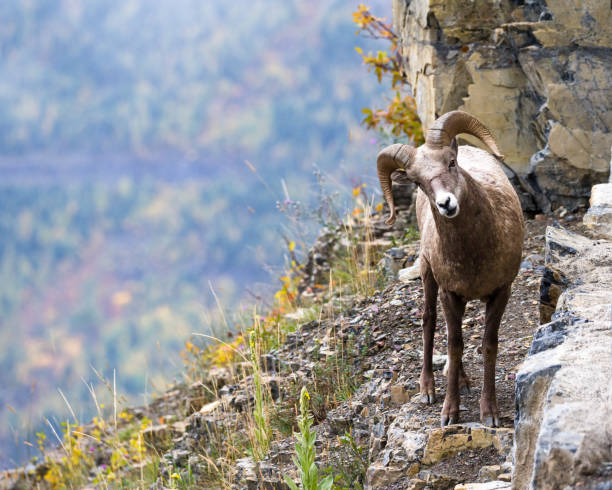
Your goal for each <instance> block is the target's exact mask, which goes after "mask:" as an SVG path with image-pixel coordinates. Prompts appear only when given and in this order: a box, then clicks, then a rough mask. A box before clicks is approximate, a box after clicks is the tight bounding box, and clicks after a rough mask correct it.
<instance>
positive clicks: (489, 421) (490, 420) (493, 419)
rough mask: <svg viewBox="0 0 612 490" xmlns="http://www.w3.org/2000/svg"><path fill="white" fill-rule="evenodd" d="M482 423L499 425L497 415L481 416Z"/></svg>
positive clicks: (488, 425) (489, 425) (491, 425)
mask: <svg viewBox="0 0 612 490" xmlns="http://www.w3.org/2000/svg"><path fill="white" fill-rule="evenodd" d="M481 422H482V425H486V426H487V427H499V426H500V425H499V417H493V416H491V415H487V416H486V417H482V419H481Z"/></svg>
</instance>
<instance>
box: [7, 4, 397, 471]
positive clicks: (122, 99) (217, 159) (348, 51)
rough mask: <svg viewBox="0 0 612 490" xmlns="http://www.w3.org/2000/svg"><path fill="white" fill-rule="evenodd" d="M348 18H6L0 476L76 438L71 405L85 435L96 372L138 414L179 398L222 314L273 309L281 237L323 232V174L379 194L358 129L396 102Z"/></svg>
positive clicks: (10, 11)
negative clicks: (259, 306)
mask: <svg viewBox="0 0 612 490" xmlns="http://www.w3.org/2000/svg"><path fill="white" fill-rule="evenodd" d="M378 3H379V6H380V7H381V8H382V10H383V12H384V10H385V9H387V10H389V6H388V5H386V2H378ZM352 7H353V6H351V5H348V4H346V3H345V2H340V1H317V2H309V3H308V5H306V4H299V3H298V2H281V1H275V2H266V3H265V5H264V4H261V3H260V4H252V3H248V2H244V1H241V2H233V3H232V4H231V5H230V4H225V3H219V2H200V1H195V0H194V1H187V2H181V4H180V6H179V7H177V6H176V4H175V2H170V1H160V2H156V4H155V8H150V3H149V2H146V1H144V0H128V1H126V2H121V5H111V4H108V3H107V2H101V1H93V2H91V1H79V0H77V1H71V2H64V3H62V5H61V7H58V6H57V3H56V2H53V1H49V0H40V1H37V2H28V1H25V0H19V1H15V2H4V3H2V5H0V16H1V17H2V19H3V27H2V29H0V52H1V56H0V73H2V77H0V78H1V80H0V107H1V108H2V111H0V129H1V130H0V172H1V173H2V179H1V182H0V338H1V339H2V341H3V345H4V346H5V347H4V349H3V352H2V354H0V366H1V367H2V370H1V374H0V384H1V385H2V389H1V391H0V402H1V404H0V405H1V406H0V421H1V422H2V424H1V426H2V429H0V465H3V466H11V465H14V464H17V463H20V462H21V461H22V460H23V458H28V457H29V456H31V455H33V454H35V453H36V450H35V449H33V448H31V447H30V446H28V445H27V444H25V443H24V441H25V442H27V443H32V442H33V441H34V439H35V433H36V432H37V431H38V430H41V429H43V430H46V431H47V433H48V434H49V435H50V434H51V432H50V429H49V428H48V426H47V424H46V423H44V418H45V417H46V418H48V419H49V420H50V421H53V423H59V421H61V420H64V419H65V416H66V414H67V413H68V407H67V406H66V402H65V401H64V399H63V397H62V396H61V395H60V394H59V393H58V389H60V390H61V391H62V393H63V394H64V395H65V397H66V399H67V400H68V401H69V403H70V404H71V406H72V408H73V409H74V410H75V412H77V413H78V414H79V416H80V417H83V418H90V417H91V416H92V415H93V414H94V413H95V404H94V403H93V401H92V398H91V394H90V392H89V390H88V388H87V386H86V384H85V383H84V382H83V380H85V381H86V382H88V383H90V382H91V383H93V384H94V385H96V386H97V387H98V388H99V389H100V391H101V392H100V393H99V396H101V397H104V396H105V395H104V394H103V393H102V392H103V391H104V389H103V387H104V383H103V382H101V381H100V380H99V379H98V374H96V371H97V373H99V375H100V376H101V377H102V378H104V379H106V380H109V379H112V378H113V376H115V377H116V383H117V391H118V393H120V394H121V395H122V396H125V397H126V398H127V399H128V400H130V402H131V403H140V402H142V400H143V399H146V398H147V397H148V396H150V394H151V393H154V392H157V393H160V392H162V391H164V390H165V388H166V386H167V384H168V383H170V382H172V381H173V379H175V378H177V377H178V378H179V379H180V378H181V377H182V376H183V374H182V371H183V369H182V360H181V358H180V357H179V351H180V350H181V348H183V347H184V345H185V342H186V341H187V340H189V338H190V336H191V334H192V333H193V332H208V333H210V329H211V327H213V326H215V327H216V326H219V325H223V326H222V327H220V328H217V330H219V331H215V333H222V334H225V333H227V330H228V328H227V327H226V326H225V325H224V324H222V323H221V322H220V318H219V310H218V307H217V304H216V301H215V297H214V294H216V295H217V296H218V298H219V300H220V302H221V303H222V304H223V306H224V308H225V307H226V308H227V309H228V310H229V311H241V310H240V305H241V304H250V303H252V302H253V299H252V296H251V295H250V293H249V292H247V288H249V289H250V290H252V291H253V292H254V293H255V294H256V295H262V296H265V294H266V293H267V292H268V291H271V290H272V287H274V286H273V283H274V282H276V281H277V280H278V277H279V276H280V275H281V274H280V273H281V270H282V268H283V266H284V258H283V252H282V251H283V250H285V249H286V244H285V242H284V241H283V239H282V238H281V233H283V234H286V235H288V236H289V238H290V239H291V240H295V241H297V242H298V247H299V245H300V244H301V243H306V242H305V240H306V239H307V237H308V236H309V232H312V230H314V229H316V228H317V226H318V225H317V222H316V220H309V219H308V218H307V215H309V213H310V211H309V210H310V209H316V206H312V203H313V202H315V201H316V196H317V189H318V188H319V187H318V184H317V182H318V180H317V177H316V176H314V175H313V169H318V170H317V171H318V172H320V173H321V174H322V175H323V176H324V177H325V178H326V179H327V182H328V184H329V185H328V186H327V187H328V191H327V192H329V193H335V192H336V191H337V190H338V189H345V191H344V192H345V193H348V192H350V191H349V189H350V187H351V184H355V185H357V183H359V182H360V181H361V179H363V178H365V179H366V180H367V179H369V178H370V176H372V174H373V173H372V171H371V170H368V171H366V170H364V169H365V168H366V167H367V168H368V169H369V168H370V165H369V164H367V163H366V162H367V161H368V159H370V160H371V158H372V157H373V155H375V153H376V151H377V145H375V144H373V143H372V142H371V141H370V140H371V139H372V136H369V135H366V133H365V131H364V130H362V129H361V128H360V125H359V121H360V119H361V113H360V110H361V108H362V107H364V106H367V105H370V104H372V102H373V101H374V100H377V99H379V98H380V97H381V96H383V94H384V92H383V88H382V87H381V86H379V85H378V84H377V82H376V80H375V79H374V78H372V77H369V76H367V74H366V73H365V70H364V69H363V67H362V65H361V60H360V58H359V56H358V55H357V54H356V53H355V52H354V50H353V47H354V46H355V45H362V46H364V47H367V46H372V44H371V42H369V41H365V40H360V39H358V38H357V37H356V36H355V28H354V26H353V25H352V23H351V9H352ZM383 15H387V16H388V17H389V16H390V12H387V13H386V14H383ZM245 161H248V163H245ZM315 165H316V167H315ZM339 182H346V183H347V184H342V185H339V184H338V183H339ZM286 200H290V201H291V203H292V204H291V206H293V208H292V209H294V208H295V209H297V208H296V206H297V207H299V210H298V211H299V212H300V213H301V214H302V216H303V219H302V220H301V223H300V225H299V227H297V228H295V227H293V228H292V225H291V223H292V222H291V220H287V219H286V218H285V214H286V213H285V214H283V213H280V212H279V209H278V208H277V202H280V203H281V207H283V205H282V203H283V202H285V201H286ZM296 203H297V204H296ZM341 207H342V206H341V205H340V208H341ZM313 215H315V216H316V213H313ZM213 291H214V294H213ZM245 308H246V306H245ZM236 317H237V318H234V315H228V322H229V323H230V326H229V328H230V329H231V328H234V327H235V326H240V325H241V322H242V321H243V320H241V319H240V315H236ZM107 402H108V400H107Z"/></svg>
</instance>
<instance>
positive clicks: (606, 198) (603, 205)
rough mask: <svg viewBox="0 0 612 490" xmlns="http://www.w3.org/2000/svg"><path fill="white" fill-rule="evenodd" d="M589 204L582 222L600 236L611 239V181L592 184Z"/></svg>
mask: <svg viewBox="0 0 612 490" xmlns="http://www.w3.org/2000/svg"><path fill="white" fill-rule="evenodd" d="M590 205H591V207H590V208H589V210H588V211H587V213H586V214H585V215H584V224H585V225H587V226H588V227H589V228H590V229H591V230H593V232H594V233H596V234H597V235H599V236H601V237H602V238H605V239H607V240H612V183H610V184H597V185H594V186H593V189H592V190H591V200H590Z"/></svg>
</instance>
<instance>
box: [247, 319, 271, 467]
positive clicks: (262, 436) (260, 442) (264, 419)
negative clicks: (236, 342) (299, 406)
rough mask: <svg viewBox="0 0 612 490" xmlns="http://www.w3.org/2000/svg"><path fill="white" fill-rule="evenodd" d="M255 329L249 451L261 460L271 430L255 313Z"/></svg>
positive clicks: (259, 336)
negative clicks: (253, 404) (262, 376)
mask: <svg viewBox="0 0 612 490" xmlns="http://www.w3.org/2000/svg"><path fill="white" fill-rule="evenodd" d="M255 317H256V319H255V329H254V330H253V331H252V332H251V334H250V339H249V340H250V342H249V344H250V347H251V367H252V369H253V382H254V384H255V407H254V410H253V421H254V424H253V427H252V428H251V430H250V432H251V434H252V436H251V452H252V455H253V458H254V459H255V460H256V461H261V460H262V459H264V458H265V457H266V455H267V454H268V449H269V447H270V439H271V437H272V433H271V432H272V431H271V429H270V418H269V412H268V410H266V403H265V394H264V388H263V386H262V379H261V368H260V365H259V361H260V354H261V353H260V349H261V347H260V344H261V337H262V329H261V324H260V323H259V321H258V320H257V315H255Z"/></svg>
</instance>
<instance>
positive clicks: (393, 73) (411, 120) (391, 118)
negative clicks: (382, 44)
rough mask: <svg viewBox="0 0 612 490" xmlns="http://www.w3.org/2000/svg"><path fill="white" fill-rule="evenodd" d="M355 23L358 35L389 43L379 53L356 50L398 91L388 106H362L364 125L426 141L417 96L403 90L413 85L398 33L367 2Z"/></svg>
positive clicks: (358, 10) (418, 140) (367, 64)
mask: <svg viewBox="0 0 612 490" xmlns="http://www.w3.org/2000/svg"><path fill="white" fill-rule="evenodd" d="M353 22H354V23H355V24H357V26H358V27H359V30H358V31H357V34H362V35H365V36H367V37H370V38H374V39H385V40H387V41H388V42H389V48H388V50H386V51H377V52H376V54H373V53H371V52H368V53H367V54H366V53H364V52H363V50H362V49H361V48H359V47H356V48H355V50H356V51H357V52H358V53H359V54H360V55H361V56H362V58H363V62H364V64H365V65H366V66H367V68H368V71H370V72H371V71H373V72H374V74H375V75H376V77H377V78H378V81H379V83H382V80H383V76H388V77H390V78H391V90H392V91H393V92H394V96H393V98H392V99H391V100H390V101H389V104H388V106H387V107H386V109H376V110H374V109H370V108H368V107H365V108H363V109H362V112H363V113H364V114H365V118H364V119H363V121H362V122H363V124H365V125H366V126H367V127H368V128H372V129H379V130H381V131H382V132H383V133H384V132H389V133H390V134H391V135H392V136H394V137H396V138H398V137H401V136H403V135H405V136H407V137H408V138H409V139H410V140H411V141H412V142H414V143H415V144H420V143H422V142H423V141H424V140H423V130H422V128H421V121H420V120H419V117H418V115H417V112H416V104H415V101H414V98H413V97H412V96H411V95H410V94H404V93H402V90H406V89H409V87H410V85H409V83H408V79H407V77H406V73H405V72H404V71H403V68H402V65H403V62H404V59H403V55H402V51H401V46H400V44H399V38H398V36H397V34H395V32H393V30H392V29H391V26H390V25H389V24H387V23H385V19H382V18H379V17H375V16H374V15H372V13H371V12H370V9H369V8H368V7H366V6H365V5H363V4H360V5H359V6H358V8H357V11H356V12H353Z"/></svg>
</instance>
